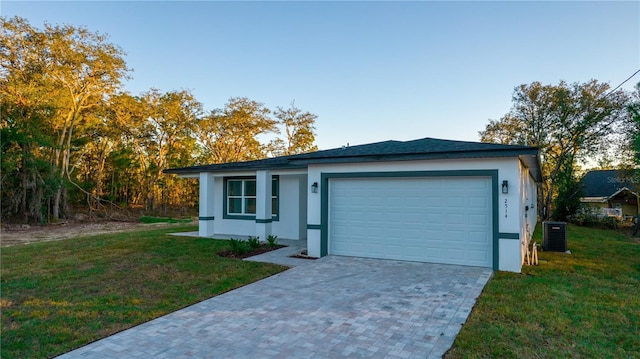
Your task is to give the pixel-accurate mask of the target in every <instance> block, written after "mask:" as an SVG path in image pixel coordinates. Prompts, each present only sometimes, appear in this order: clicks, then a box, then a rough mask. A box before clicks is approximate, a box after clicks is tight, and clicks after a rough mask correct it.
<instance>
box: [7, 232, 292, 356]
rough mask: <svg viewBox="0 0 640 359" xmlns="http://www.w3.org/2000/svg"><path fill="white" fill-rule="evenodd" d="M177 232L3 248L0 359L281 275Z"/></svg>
mask: <svg viewBox="0 0 640 359" xmlns="http://www.w3.org/2000/svg"><path fill="white" fill-rule="evenodd" d="M179 230H180V231H188V230H195V227H193V226H189V227H184V226H180V227H179ZM175 231H176V228H170V227H169V228H163V229H157V230H150V231H138V232H127V233H118V234H110V235H100V236H94V237H89V238H75V239H68V240H62V241H57V242H46V243H36V244H31V245H26V246H16V247H8V248H3V249H2V253H1V260H2V263H1V271H2V278H1V280H0V290H1V299H0V308H1V309H2V335H1V348H2V358H4V359H8V358H46V357H51V356H55V355H58V354H62V353H64V352H66V351H69V350H71V349H74V348H77V347H80V346H82V345H84V344H87V343H89V342H91V341H94V340H96V339H100V338H103V337H106V336H108V335H110V334H113V333H115V332H118V331H121V330H123V329H126V328H129V327H131V326H134V325H136V324H140V323H142V322H145V321H148V320H150V319H153V318H156V317H158V316H161V315H164V314H167V313H169V312H172V311H175V310H177V309H180V308H183V307H185V306H187V305H190V304H193V303H196V302H199V301H201V300H204V299H207V298H210V297H212V296H215V295H217V294H220V293H223V292H226V291H229V290H231V289H234V288H237V287H240V286H243V285H246V284H248V283H251V282H254V281H256V280H259V279H262V278H264V277H268V276H270V275H273V274H275V273H278V272H280V271H282V270H284V269H285V267H282V266H277V265H272V264H266V263H256V262H247V261H241V260H235V259H227V258H221V257H218V256H217V255H216V253H217V252H218V251H221V250H226V249H229V248H228V242H227V241H218V240H211V239H199V238H185V237H172V236H168V235H166V234H167V233H171V232H175Z"/></svg>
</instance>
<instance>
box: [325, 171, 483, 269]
mask: <svg viewBox="0 0 640 359" xmlns="http://www.w3.org/2000/svg"><path fill="white" fill-rule="evenodd" d="M329 184H330V186H329V188H330V191H329V253H331V254H337V255H345V256H357V257H369V258H384V259H401V260H409V261H418V262H434V263H447V264H463V265H472V266H482V267H491V266H492V248H493V246H492V220H491V213H492V211H491V179H490V178H481V177H429V178H424V177H420V178H393V179H391V178H371V179H361V178H359V179H331V180H330V181H329Z"/></svg>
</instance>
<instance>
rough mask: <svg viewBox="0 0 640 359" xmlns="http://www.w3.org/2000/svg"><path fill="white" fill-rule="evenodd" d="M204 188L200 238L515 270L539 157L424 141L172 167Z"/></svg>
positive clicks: (525, 150)
mask: <svg viewBox="0 0 640 359" xmlns="http://www.w3.org/2000/svg"><path fill="white" fill-rule="evenodd" d="M165 173H170V174H177V175H178V176H180V177H185V178H199V180H200V208H199V211H200V212H199V215H200V217H199V218H200V222H199V235H200V236H202V237H218V238H225V237H226V238H228V237H236V238H238V237H239V236H259V237H260V239H261V240H264V239H265V238H266V237H267V236H268V235H271V234H273V235H277V236H278V237H279V238H286V239H294V240H295V239H306V240H307V249H308V254H309V255H310V256H315V257H322V256H326V255H329V254H333V255H343V256H357V257H370V258H382V259H395V260H407V261H419V262H434V263H445V264H458V265H469V266H479V267H489V268H493V269H494V270H505V271H513V272H519V271H520V270H521V267H522V263H523V259H524V251H525V248H526V247H525V246H526V245H528V242H529V239H530V238H531V235H532V232H533V230H534V228H535V225H536V221H537V214H536V213H537V211H536V209H535V206H536V203H537V202H536V196H537V185H538V184H539V183H540V181H541V171H540V161H539V156H538V149H537V148H535V147H529V146H514V145H501V144H491V143H479V142H463V141H450V140H441V139H434V138H423V139H418V140H413V141H406V142H405V141H385V142H378V143H371V144H365V145H358V146H346V147H342V148H336V149H330V150H323V151H317V152H311V153H305V154H299V155H292V156H283V157H275V158H268V159H262V160H256V161H248V162H236V163H223V164H213V165H206V166H193V167H186V168H173V169H168V170H165Z"/></svg>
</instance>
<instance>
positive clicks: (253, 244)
mask: <svg viewBox="0 0 640 359" xmlns="http://www.w3.org/2000/svg"><path fill="white" fill-rule="evenodd" d="M247 244H248V245H249V248H251V249H258V248H260V237H252V236H249V238H248V239H247Z"/></svg>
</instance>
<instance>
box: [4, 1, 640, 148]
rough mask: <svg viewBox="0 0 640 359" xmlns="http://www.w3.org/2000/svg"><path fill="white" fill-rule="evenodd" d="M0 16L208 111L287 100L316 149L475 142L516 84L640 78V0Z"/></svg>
mask: <svg viewBox="0 0 640 359" xmlns="http://www.w3.org/2000/svg"><path fill="white" fill-rule="evenodd" d="M0 13H1V14H2V16H8V17H12V16H15V15H18V16H21V17H24V18H26V19H28V20H29V21H30V23H31V24H32V25H33V26H36V27H42V24H43V23H44V22H49V23H52V24H63V23H65V24H72V25H75V26H79V25H83V26H86V27H87V28H89V29H90V30H93V31H98V32H101V33H107V34H109V35H110V40H111V42H113V43H115V44H117V45H119V46H120V47H121V48H122V49H123V50H124V51H125V52H126V53H127V55H126V57H125V59H126V61H127V64H128V66H129V67H131V68H133V69H134V71H133V72H132V74H131V75H132V77H133V79H132V80H130V81H128V82H127V83H126V84H125V89H126V90H127V91H129V92H131V93H133V94H139V93H141V92H144V91H147V90H148V89H150V88H152V87H154V88H158V89H160V90H162V91H171V90H180V89H188V90H190V91H191V92H192V93H193V94H194V95H195V97H196V98H197V99H198V100H199V101H200V102H202V103H203V104H204V107H205V109H206V110H211V109H214V108H221V107H222V106H223V105H224V104H225V103H226V102H227V100H228V99H229V98H230V97H237V96H245V97H249V98H250V99H252V100H256V101H259V102H262V103H264V104H265V105H267V106H268V107H269V108H272V109H275V107H276V106H285V107H286V106H288V104H289V103H290V102H291V101H292V100H295V103H296V106H297V107H299V108H301V109H303V110H305V111H309V112H311V113H314V114H316V115H318V119H317V121H316V127H317V137H316V139H317V144H318V145H319V147H320V148H323V149H325V148H332V147H339V146H341V145H344V144H346V143H350V144H351V145H355V144H361V143H369V142H376V141H384V140H389V139H394V140H410V139H416V138H422V137H435V138H446V139H456V140H468V141H477V140H478V131H480V130H482V129H484V126H485V125H486V124H487V122H488V120H489V119H498V118H500V117H501V116H502V115H504V114H505V113H507V112H508V111H509V108H510V107H511V96H512V94H513V88H514V87H515V86H517V85H520V84H524V83H531V82H533V81H540V82H542V83H545V84H556V83H558V82H559V81H560V80H565V81H568V82H576V81H578V82H584V81H588V80H590V79H597V80H598V81H602V82H608V83H609V84H611V85H612V86H617V85H618V84H619V83H620V82H622V81H623V80H625V79H626V78H627V77H628V76H629V75H631V74H632V73H633V72H635V71H636V70H638V69H640V2H637V1H631V2H210V1H199V2H168V1H141V2H127V1H113V2H91V1H89V2H59V1H46V2H33V1H2V2H1V3H0ZM639 81H640V75H638V76H636V77H635V78H634V79H633V80H631V81H629V82H628V83H627V84H625V85H624V86H623V88H625V89H628V90H631V89H632V88H633V86H634V84H636V83H638V82H639Z"/></svg>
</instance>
